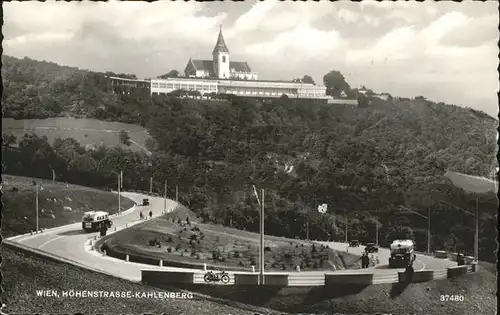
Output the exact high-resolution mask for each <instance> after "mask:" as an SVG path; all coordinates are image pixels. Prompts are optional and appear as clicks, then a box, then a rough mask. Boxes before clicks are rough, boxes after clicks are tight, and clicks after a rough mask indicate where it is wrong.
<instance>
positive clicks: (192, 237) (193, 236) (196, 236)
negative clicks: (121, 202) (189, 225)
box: [189, 234, 198, 241]
mask: <svg viewBox="0 0 500 315" xmlns="http://www.w3.org/2000/svg"><path fill="white" fill-rule="evenodd" d="M189 239H190V240H192V241H196V240H197V239H198V235H196V234H191V236H190V237H189Z"/></svg>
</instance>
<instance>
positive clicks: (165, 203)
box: [163, 180, 167, 213]
mask: <svg viewBox="0 0 500 315" xmlns="http://www.w3.org/2000/svg"><path fill="white" fill-rule="evenodd" d="M163 213H167V181H166V180H165V193H164V199H163Z"/></svg>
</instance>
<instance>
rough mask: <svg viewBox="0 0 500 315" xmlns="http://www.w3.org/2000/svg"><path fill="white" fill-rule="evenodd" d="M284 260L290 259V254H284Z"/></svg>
mask: <svg viewBox="0 0 500 315" xmlns="http://www.w3.org/2000/svg"><path fill="white" fill-rule="evenodd" d="M284 256H285V259H292V254H290V253H285V255H284Z"/></svg>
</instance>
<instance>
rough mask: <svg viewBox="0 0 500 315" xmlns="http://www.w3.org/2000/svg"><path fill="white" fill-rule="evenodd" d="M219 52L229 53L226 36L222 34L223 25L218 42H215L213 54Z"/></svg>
mask: <svg viewBox="0 0 500 315" xmlns="http://www.w3.org/2000/svg"><path fill="white" fill-rule="evenodd" d="M217 52H224V53H229V49H227V46H226V42H224V36H222V26H221V29H220V31H219V37H218V38H217V43H216V44H215V47H214V50H213V52H212V54H215V53H217Z"/></svg>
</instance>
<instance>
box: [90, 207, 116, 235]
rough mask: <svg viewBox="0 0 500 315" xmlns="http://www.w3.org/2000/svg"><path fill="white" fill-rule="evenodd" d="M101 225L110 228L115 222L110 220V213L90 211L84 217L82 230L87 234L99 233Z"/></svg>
mask: <svg viewBox="0 0 500 315" xmlns="http://www.w3.org/2000/svg"><path fill="white" fill-rule="evenodd" d="M101 224H104V225H106V226H107V228H110V227H111V225H113V222H111V220H110V219H109V213H107V212H104V211H88V212H85V213H84V214H83V217H82V229H83V230H84V231H85V232H87V233H88V232H97V231H99V228H100V227H101Z"/></svg>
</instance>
